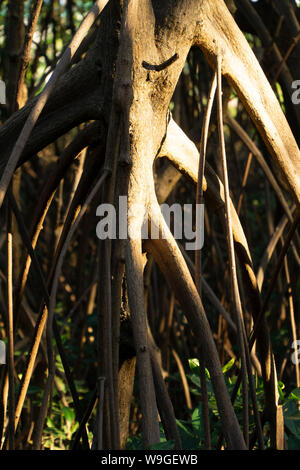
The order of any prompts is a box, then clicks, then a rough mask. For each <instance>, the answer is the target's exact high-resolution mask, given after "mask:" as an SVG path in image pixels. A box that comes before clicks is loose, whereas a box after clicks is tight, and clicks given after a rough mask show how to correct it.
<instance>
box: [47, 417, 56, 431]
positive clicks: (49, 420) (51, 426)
mask: <svg viewBox="0 0 300 470" xmlns="http://www.w3.org/2000/svg"><path fill="white" fill-rule="evenodd" d="M46 424H47V426H48V428H55V424H54V423H53V421H52V419H51V418H49V416H47V420H46Z"/></svg>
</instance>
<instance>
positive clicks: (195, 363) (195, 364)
mask: <svg viewBox="0 0 300 470" xmlns="http://www.w3.org/2000/svg"><path fill="white" fill-rule="evenodd" d="M189 366H190V369H191V371H192V372H194V373H198V374H199V359H189Z"/></svg>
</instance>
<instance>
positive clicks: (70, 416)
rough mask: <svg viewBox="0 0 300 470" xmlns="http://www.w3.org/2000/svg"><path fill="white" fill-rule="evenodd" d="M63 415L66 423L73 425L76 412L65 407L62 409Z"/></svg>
mask: <svg viewBox="0 0 300 470" xmlns="http://www.w3.org/2000/svg"><path fill="white" fill-rule="evenodd" d="M62 413H63V415H64V417H65V420H66V421H69V422H70V423H72V422H73V421H74V419H75V412H74V410H73V409H72V408H68V407H66V406H63V407H62Z"/></svg>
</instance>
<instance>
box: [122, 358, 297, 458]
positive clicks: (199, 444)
mask: <svg viewBox="0 0 300 470" xmlns="http://www.w3.org/2000/svg"><path fill="white" fill-rule="evenodd" d="M234 363H235V361H234V359H231V360H230V361H229V362H227V363H226V364H225V365H224V366H223V368H222V371H223V374H224V378H225V382H226V385H227V388H228V392H229V393H230V394H231V393H232V391H233V388H234V386H235V383H236V380H237V377H236V375H235V376H232V377H230V376H229V372H230V371H232V369H233V368H234ZM189 367H190V370H191V373H190V374H188V379H189V380H190V384H191V386H190V392H191V393H192V394H193V395H194V396H197V397H198V398H199V396H200V397H201V386H200V369H199V361H198V359H189ZM206 379H207V391H208V406H209V411H210V428H211V439H212V448H216V447H217V444H218V441H219V436H220V433H221V423H220V419H219V412H218V408H217V402H216V399H215V396H214V392H213V388H212V384H211V380H210V374H209V371H208V370H207V369H206ZM255 384H256V397H257V402H258V407H259V411H260V412H262V411H263V400H264V391H263V382H262V380H261V379H260V378H258V377H256V381H255ZM278 390H279V395H280V400H281V403H282V405H283V412H284V424H285V430H286V442H287V447H288V449H289V450H295V449H297V450H300V411H299V408H298V405H297V402H300V388H296V389H294V390H292V392H291V393H290V394H289V395H288V396H287V397H286V396H285V392H284V390H285V386H284V384H283V383H282V382H279V383H278ZM249 399H250V397H249ZM249 403H250V400H249ZM250 406H251V405H250ZM234 411H235V413H236V415H237V418H238V420H239V422H242V412H243V401H242V395H241V390H240V389H239V390H238V392H237V397H236V400H235V403H234ZM177 425H178V430H179V434H180V437H181V441H182V448H183V450H202V449H203V448H204V425H203V416H202V402H201V401H200V402H199V404H198V405H197V406H196V408H195V409H194V410H193V412H192V414H191V419H190V420H188V421H184V420H177ZM254 427H255V423H254V419H253V413H250V432H251V431H253V430H254ZM267 431H268V426H266V432H265V435H264V437H265V448H266V449H268V448H269V445H270V444H269V438H268V435H267ZM126 449H127V450H141V449H143V444H142V438H141V435H139V436H131V437H129V439H128V441H127V445H126ZM151 449H155V450H172V449H174V442H173V441H167V440H166V437H165V434H164V431H163V429H162V426H161V441H160V443H158V444H156V445H155V446H153V447H151Z"/></svg>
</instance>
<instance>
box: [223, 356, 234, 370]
mask: <svg viewBox="0 0 300 470" xmlns="http://www.w3.org/2000/svg"><path fill="white" fill-rule="evenodd" d="M234 362H235V359H234V357H233V358H232V359H231V360H230V361H229V362H227V364H225V366H223V367H222V372H223V374H225V372H228V371H229V370H230V369H231V368H232V366H233V365H234Z"/></svg>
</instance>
